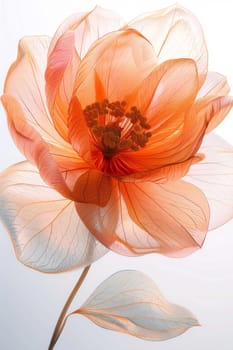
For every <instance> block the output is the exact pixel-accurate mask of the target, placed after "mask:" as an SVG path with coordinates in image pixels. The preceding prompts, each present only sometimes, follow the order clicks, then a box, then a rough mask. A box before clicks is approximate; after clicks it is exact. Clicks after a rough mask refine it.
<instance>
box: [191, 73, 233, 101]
mask: <svg viewBox="0 0 233 350" xmlns="http://www.w3.org/2000/svg"><path fill="white" fill-rule="evenodd" d="M229 91H230V88H229V85H228V83H227V79H226V77H224V76H223V75H221V74H219V73H215V72H208V74H207V76H206V79H205V82H204V84H203V85H202V87H201V89H200V90H199V92H198V95H197V100H198V99H199V98H202V97H206V96H212V97H213V96H215V97H218V96H225V95H227V94H228V93H229Z"/></svg>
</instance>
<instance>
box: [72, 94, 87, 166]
mask: <svg viewBox="0 0 233 350" xmlns="http://www.w3.org/2000/svg"><path fill="white" fill-rule="evenodd" d="M68 127H69V134H68V135H69V138H70V141H71V144H72V146H73V148H74V150H75V151H76V152H77V153H78V154H79V155H80V157H82V158H83V159H85V160H86V161H88V162H90V160H91V153H90V151H91V145H90V132H89V129H88V127H87V124H86V121H85V118H84V114H83V109H82V106H81V104H80V102H79V100H78V99H77V97H76V96H74V97H73V98H72V100H71V102H70V106H69V118H68Z"/></svg>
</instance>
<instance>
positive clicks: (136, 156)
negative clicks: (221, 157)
mask: <svg viewBox="0 0 233 350" xmlns="http://www.w3.org/2000/svg"><path fill="white" fill-rule="evenodd" d="M177 118H178V122H177V120H176V116H175V117H174V118H171V120H169V119H168V121H167V122H164V123H163V125H162V127H161V129H160V128H159V127H158V129H157V130H155V132H154V133H152V137H151V138H150V139H149V141H148V143H147V145H146V147H144V148H142V149H141V150H139V151H137V152H135V153H133V152H132V153H130V152H128V153H127V152H125V153H122V154H121V162H122V164H127V166H128V167H129V169H131V173H132V174H133V173H135V172H145V171H149V172H150V171H155V170H156V169H161V168H163V167H169V166H172V165H174V164H177V163H179V164H181V163H183V164H187V163H186V162H187V161H190V160H191V159H193V157H194V156H195V154H196V153H197V152H198V150H199V147H200V145H201V142H202V139H203V137H204V135H205V131H206V128H207V126H208V120H207V117H206V115H204V114H202V115H199V114H198V113H197V111H196V108H195V106H194V107H192V108H191V109H190V111H188V112H187V113H183V114H181V115H180V116H179V117H178V116H177Z"/></svg>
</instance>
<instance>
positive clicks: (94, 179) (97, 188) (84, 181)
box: [74, 169, 112, 207]
mask: <svg viewBox="0 0 233 350" xmlns="http://www.w3.org/2000/svg"><path fill="white" fill-rule="evenodd" d="M111 191H112V183H111V177H110V176H108V175H107V174H104V173H102V172H100V171H98V170H95V169H89V170H87V171H86V172H84V173H83V174H82V175H81V176H80V177H79V178H78V180H77V182H76V184H75V188H74V192H75V199H76V201H77V202H81V203H93V204H97V205H99V206H101V207H104V206H105V205H106V204H107V202H108V201H109V198H110V196H111Z"/></svg>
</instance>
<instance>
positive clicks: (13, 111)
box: [2, 95, 71, 198]
mask: <svg viewBox="0 0 233 350" xmlns="http://www.w3.org/2000/svg"><path fill="white" fill-rule="evenodd" d="M2 102H3V105H4V107H5V109H6V112H7V117H8V125H9V129H10V132H11V135H12V137H13V140H14V142H15V143H16V145H17V147H18V148H19V149H20V150H21V152H22V153H23V154H24V155H25V157H26V158H27V159H28V160H29V161H30V162H33V163H35V164H36V165H37V167H38V169H39V171H40V174H41V176H42V178H43V179H44V180H45V181H46V182H47V183H49V184H50V185H51V186H52V187H53V188H55V189H56V190H57V191H59V192H60V193H61V194H62V195H64V196H65V197H67V198H70V197H71V192H70V190H69V188H68V187H67V185H66V183H65V181H64V178H63V176H62V174H61V172H60V170H59V167H58V164H57V163H56V161H55V160H54V158H53V157H52V156H51V154H50V151H49V146H48V145H47V144H46V143H45V141H43V139H42V138H41V137H40V135H39V134H38V133H37V132H36V131H35V130H34V129H33V127H32V126H31V125H30V124H28V123H27V121H26V120H25V118H24V114H23V111H22V109H21V106H20V105H19V103H18V102H17V101H16V100H15V99H14V98H13V97H12V96H8V95H3V97H2Z"/></svg>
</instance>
